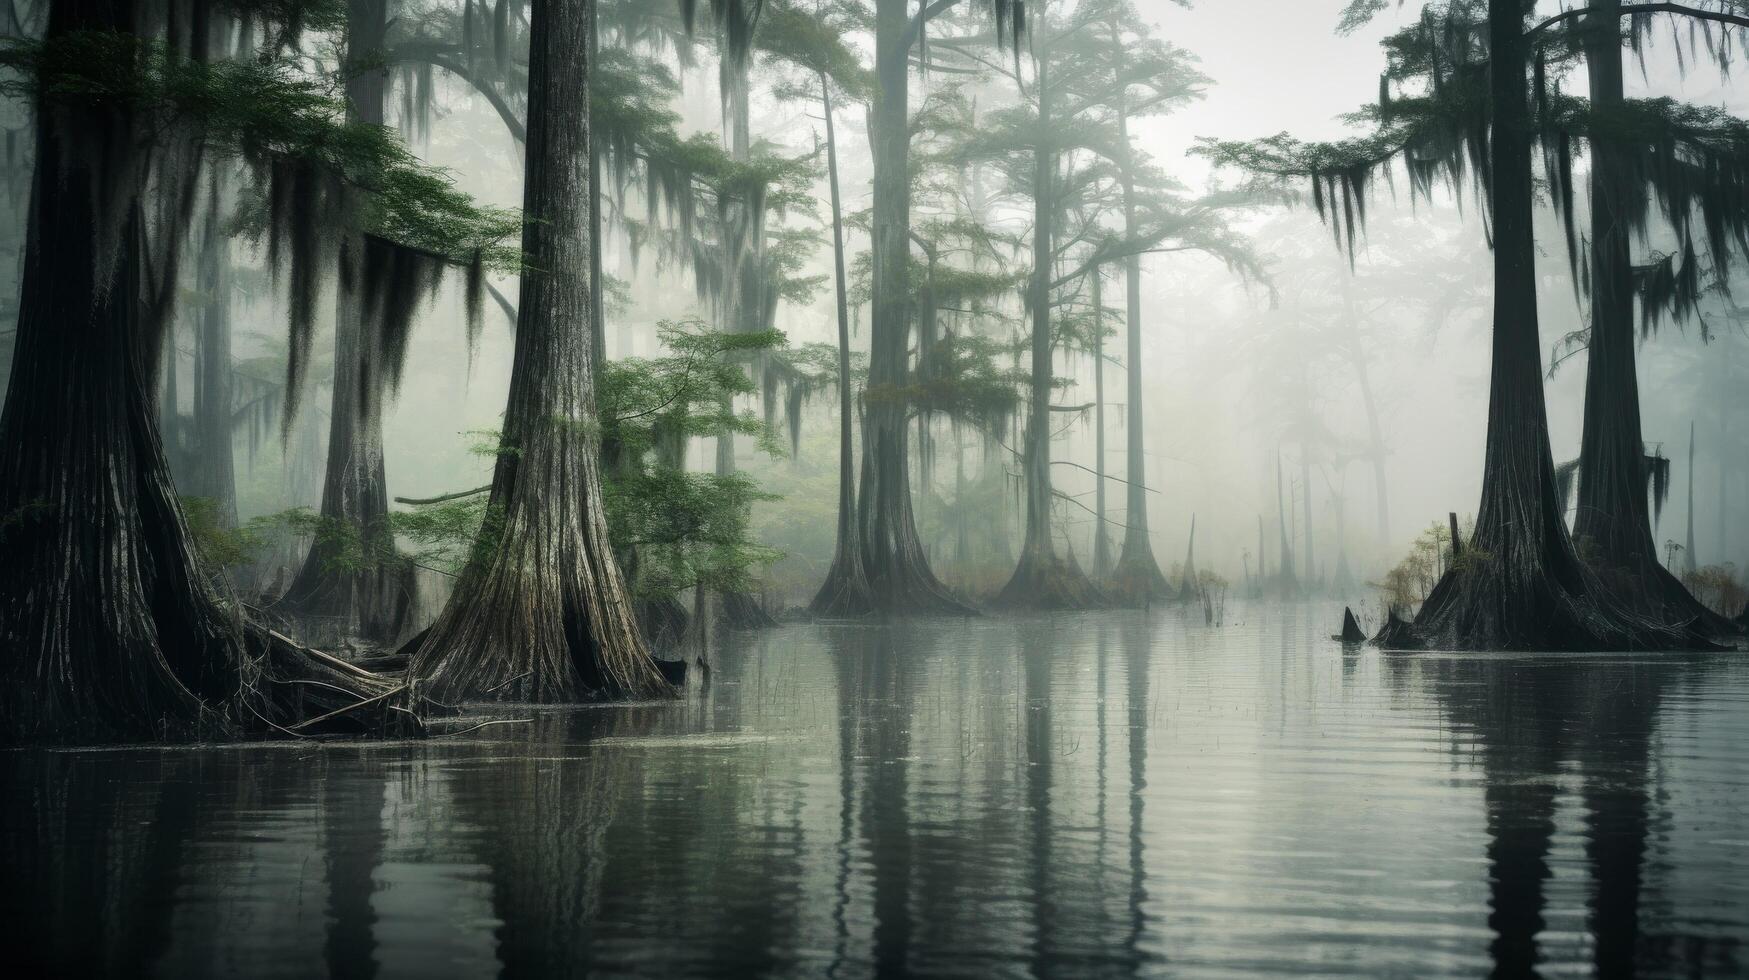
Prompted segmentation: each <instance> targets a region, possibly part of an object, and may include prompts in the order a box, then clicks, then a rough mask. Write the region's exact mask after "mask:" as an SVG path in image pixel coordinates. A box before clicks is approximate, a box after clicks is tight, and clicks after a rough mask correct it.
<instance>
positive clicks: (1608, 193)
mask: <svg viewBox="0 0 1749 980" xmlns="http://www.w3.org/2000/svg"><path fill="white" fill-rule="evenodd" d="M1590 9H1592V10H1595V11H1596V14H1595V16H1596V17H1598V18H1600V20H1601V23H1602V25H1603V26H1604V27H1605V28H1606V30H1603V31H1593V32H1591V34H1590V36H1589V39H1588V41H1587V42H1586V53H1585V61H1586V67H1587V71H1588V72H1589V73H1590V77H1591V104H1592V105H1593V106H1596V107H1598V109H1599V111H1602V112H1609V111H1614V110H1616V109H1619V107H1620V106H1621V105H1622V102H1623V94H1622V51H1621V41H1620V38H1619V37H1618V36H1617V32H1616V31H1615V30H1614V29H1613V26H1614V25H1615V24H1616V23H1617V22H1618V21H1619V20H1620V16H1621V0H1591V3H1590ZM1591 160H1592V162H1591V177H1590V181H1591V184H1590V191H1591V194H1590V198H1591V202H1590V203H1591V235H1590V245H1591V268H1592V270H1593V272H1592V276H1591V341H1590V345H1589V349H1588V354H1587V360H1586V371H1585V421H1584V435H1583V441H1582V443H1581V446H1580V451H1579V509H1578V512H1577V514H1576V515H1575V517H1574V521H1573V537H1574V540H1575V542H1576V543H1577V545H1578V546H1579V550H1580V552H1581V554H1583V555H1584V557H1585V560H1586V561H1587V562H1589V563H1590V564H1591V566H1592V567H1593V568H1594V569H1595V570H1596V571H1597V573H1598V575H1599V576H1600V577H1601V578H1602V580H1603V582H1604V584H1605V585H1606V586H1607V587H1609V588H1610V590H1611V591H1612V592H1613V593H1614V595H1615V597H1616V598H1617V599H1619V600H1620V601H1622V602H1624V603H1626V604H1627V605H1629V606H1630V608H1633V609H1634V610H1635V611H1637V612H1639V613H1641V614H1643V615H1646V616H1649V617H1653V618H1655V619H1659V620H1663V621H1668V622H1688V621H1690V620H1694V619H1701V620H1706V621H1709V622H1710V628H1711V629H1712V630H1713V631H1715V632H1720V633H1722V632H1725V631H1727V630H1728V629H1729V627H1728V625H1727V624H1725V623H1724V622H1723V621H1722V620H1719V619H1718V618H1717V617H1716V616H1714V615H1713V614H1712V613H1711V611H1710V610H1707V609H1706V607H1705V606H1703V605H1701V603H1699V602H1698V601H1696V600H1695V598H1694V596H1692V595H1691V594H1689V592H1688V590H1687V589H1686V588H1685V587H1684V586H1683V585H1682V583H1681V582H1680V581H1678V580H1677V579H1676V578H1675V576H1673V575H1672V574H1671V573H1670V571H1669V569H1666V568H1665V567H1664V566H1663V564H1662V563H1660V562H1659V560H1658V545H1657V542H1656V541H1654V540H1653V538H1652V519H1651V515H1650V513H1649V508H1648V505H1647V502H1646V478H1645V477H1646V474H1645V440H1644V436H1643V435H1642V433H1641V429H1640V388H1639V378H1638V376H1637V372H1636V369H1635V363H1634V362H1635V353H1634V297H1633V292H1632V289H1631V285H1632V282H1633V265H1632V258H1631V256H1630V253H1629V236H1630V235H1631V234H1632V230H1631V228H1630V226H1629V215H1630V214H1631V213H1632V212H1633V211H1634V210H1636V209H1637V208H1639V207H1643V204H1641V203H1639V202H1637V201H1635V200H1634V198H1635V196H1636V195H1638V194H1639V193H1640V189H1639V187H1638V185H1637V184H1636V182H1635V180H1634V177H1633V176H1632V174H1631V173H1630V171H1631V169H1632V164H1631V163H1626V162H1624V161H1623V160H1622V155H1621V149H1620V147H1618V146H1616V145H1614V144H1612V143H1611V142H1610V141H1609V140H1607V139H1593V140H1592V151H1591ZM1690 475H1691V477H1692V474H1690ZM1689 485H1690V488H1691V489H1692V487H1693V483H1692V480H1691V482H1690V484H1689ZM1693 512H1694V511H1693V506H1692V504H1691V506H1690V508H1689V514H1690V518H1689V527H1690V528H1691V529H1692V528H1693V526H1694V524H1693ZM1688 544H1689V547H1690V549H1692V548H1693V545H1694V538H1693V535H1692V534H1691V535H1690V536H1689V541H1688ZM1687 556H1688V558H1687V560H1688V561H1689V562H1691V563H1692V562H1693V561H1694V552H1693V551H1692V550H1690V551H1689V552H1687Z"/></svg>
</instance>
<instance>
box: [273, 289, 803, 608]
mask: <svg viewBox="0 0 1749 980" xmlns="http://www.w3.org/2000/svg"><path fill="white" fill-rule="evenodd" d="M660 329H661V337H662V340H663V344H664V346H665V347H666V348H667V351H668V353H666V354H664V355H663V356H660V357H655V358H630V359H626V360H620V361H612V362H609V363H608V364H606V365H604V366H603V370H602V373H601V376H600V378H599V380H598V383H597V387H596V400H597V404H598V406H599V415H600V421H599V423H598V425H599V436H600V439H601V446H602V456H603V462H604V466H603V474H602V498H603V503H604V505H605V507H606V509H607V524H608V534H609V537H610V539H611V541H612V544H613V548H614V553H615V554H616V555H618V556H619V558H620V561H621V565H622V567H623V568H624V569H625V571H626V573H627V576H628V578H629V580H630V584H631V586H632V589H633V592H634V594H636V595H638V596H640V597H644V598H658V597H673V596H675V595H676V594H677V593H679V592H681V591H683V590H685V589H689V588H692V587H693V586H695V585H703V586H705V587H706V588H710V589H720V590H724V591H735V590H744V589H745V588H746V587H747V586H748V585H749V583H750V581H751V577H752V575H753V574H754V572H755V571H756V570H757V569H759V568H761V567H763V566H764V565H766V564H769V563H770V562H772V561H775V560H776V559H778V558H779V557H781V554H780V553H779V552H776V551H773V550H771V549H769V548H763V547H760V546H759V545H757V544H755V543H754V542H753V540H752V537H751V534H750V532H749V530H748V513H749V510H750V509H751V507H752V505H753V504H754V503H755V502H758V501H766V500H775V499H777V498H775V497H773V496H771V495H770V494H767V493H764V492H762V491H761V490H760V489H759V487H758V485H757V484H756V483H755V482H754V481H753V480H751V479H750V478H748V477H746V476H744V475H740V474H732V475H728V476H718V475H716V474H711V473H689V472H687V471H686V470H685V468H684V462H685V447H686V444H687V441H688V440H690V439H693V438H698V437H706V438H718V437H734V436H738V435H746V436H752V437H754V438H755V439H756V440H758V441H759V442H760V444H761V445H762V447H764V448H765V449H766V450H767V451H768V452H770V453H772V454H773V455H780V454H781V452H782V450H781V449H780V448H779V447H778V445H777V443H776V442H775V440H774V439H772V438H771V435H770V433H769V432H768V431H767V429H766V427H765V425H764V424H763V423H762V422H761V421H760V420H759V418H758V417H757V416H755V415H753V414H752V413H747V412H741V413H737V412H735V411H734V410H733V409H732V408H730V407H728V406H729V405H730V404H731V403H732V400H733V399H734V398H736V397H740V396H745V395H748V394H751V393H752V392H753V385H752V383H751V382H750V381H749V380H748V378H747V373H746V371H745V370H744V369H743V368H742V367H741V363H740V362H741V361H742V360H744V359H746V358H747V357H750V356H753V355H757V354H764V353H770V352H772V351H774V350H776V349H778V348H779V347H780V346H781V345H782V344H783V335H782V334H780V333H777V332H775V331H771V332H762V333H718V332H713V331H710V330H708V329H706V328H705V327H704V326H703V324H701V323H698V322H697V321H686V322H682V323H664V324H662V326H661V328H660ZM470 435H473V436H475V437H477V438H478V440H479V441H478V443H477V444H476V446H475V452H479V453H483V454H487V455H493V454H497V453H499V452H502V451H503V450H502V449H501V448H500V440H499V437H498V434H497V433H491V432H476V433H470ZM278 520H279V521H280V522H281V523H282V524H285V525H286V526H289V527H291V528H293V529H295V530H297V531H298V532H299V533H301V534H303V535H306V536H314V537H319V538H320V539H321V540H323V541H325V542H328V543H330V544H331V545H332V546H333V551H334V553H335V554H336V555H337V556H338V558H337V559H336V560H337V561H339V562H340V563H342V564H344V565H347V566H348V567H363V566H366V565H368V564H369V563H370V562H372V561H376V560H387V559H389V558H390V557H392V556H394V555H395V554H396V552H395V549H394V544H395V539H399V540H400V541H401V542H403V543H410V544H412V545H413V546H414V550H412V551H411V552H410V553H409V554H408V555H407V560H410V561H412V562H414V563H415V564H418V565H421V566H424V567H429V568H434V569H437V570H439V571H444V572H449V573H455V572H459V571H460V570H461V568H462V567H463V566H465V565H466V564H467V563H468V562H469V561H470V560H477V559H478V558H479V557H480V556H481V555H483V554H487V553H489V552H490V551H491V550H492V549H493V548H494V547H495V546H496V542H497V540H498V532H499V530H500V527H501V521H502V517H501V512H499V511H497V510H495V509H494V508H493V507H492V506H491V504H490V502H489V497H488V495H487V494H486V492H485V488H482V489H481V490H480V491H477V492H473V493H468V494H462V495H456V496H454V497H453V498H452V499H447V500H438V501H435V502H432V503H428V504H418V505H414V506H412V507H411V508H410V509H409V510H405V511H399V512H396V513H395V514H394V515H392V518H391V529H392V535H391V536H390V537H386V538H384V539H382V540H380V541H377V542H375V543H374V544H373V543H372V542H369V541H365V540H361V539H360V537H359V536H358V534H357V533H356V532H355V531H353V530H352V529H350V528H348V527H345V526H336V524H337V523H338V522H332V521H326V520H324V519H322V518H321V517H320V516H319V515H315V514H312V513H310V512H308V511H291V512H287V513H286V514H284V515H280V516H279V517H278Z"/></svg>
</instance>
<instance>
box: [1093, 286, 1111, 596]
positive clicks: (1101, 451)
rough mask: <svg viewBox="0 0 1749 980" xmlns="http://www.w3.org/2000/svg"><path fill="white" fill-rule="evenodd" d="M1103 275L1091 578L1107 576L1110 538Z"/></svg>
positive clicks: (1096, 292)
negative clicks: (1106, 460)
mask: <svg viewBox="0 0 1749 980" xmlns="http://www.w3.org/2000/svg"><path fill="white" fill-rule="evenodd" d="M1103 280H1104V274H1103V273H1102V272H1101V270H1099V269H1095V270H1093V317H1094V321H1093V324H1094V325H1093V457H1094V461H1093V472H1094V479H1095V480H1097V481H1098V482H1097V484H1096V485H1095V489H1094V491H1093V507H1094V521H1093V577H1094V578H1095V579H1097V580H1098V581H1101V582H1103V581H1105V579H1106V578H1108V577H1109V576H1110V575H1111V535H1110V534H1108V533H1107V529H1106V523H1105V291H1104V289H1103V288H1102V286H1103Z"/></svg>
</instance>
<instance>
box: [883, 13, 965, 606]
mask: <svg viewBox="0 0 1749 980" xmlns="http://www.w3.org/2000/svg"><path fill="white" fill-rule="evenodd" d="M908 12H909V4H908V3H907V0H876V3H875V72H876V79H877V81H878V83H879V94H878V96H877V98H876V100H875V105H874V111H873V113H872V117H873V118H872V120H871V122H872V130H873V135H874V146H873V148H872V149H873V158H874V214H873V239H874V241H873V260H874V269H873V271H874V297H873V310H872V316H871V323H870V328H869V368H868V374H869V377H868V391H867V393H866V395H865V398H866V406H865V409H864V419H863V440H862V489H861V496H860V498H859V499H858V501H857V521H858V524H859V525H860V527H861V533H862V545H863V563H864V568H865V571H866V572H867V575H868V584H869V588H870V590H871V591H872V592H873V595H874V601H875V606H876V607H877V608H878V609H881V610H884V611H888V612H923V613H927V612H937V613H960V614H964V613H969V612H970V611H971V610H970V609H969V607H967V606H966V605H965V604H964V603H962V602H960V600H959V599H957V598H955V597H954V596H953V594H952V593H950V592H949V591H948V589H947V587H946V586H944V585H942V584H941V582H940V581H939V580H937V579H936V577H935V573H934V572H933V571H931V570H930V568H929V560H928V558H927V556H926V555H925V554H924V551H923V544H922V542H921V541H920V540H919V539H918V536H917V523H916V519H915V515H914V513H913V511H912V509H911V463H910V454H909V448H908V446H907V442H908V439H907V424H906V423H907V419H908V411H907V405H906V402H905V399H904V391H905V389H906V387H907V385H908V384H909V380H910V378H909V376H910V369H909V363H908V356H909V338H910V326H911V312H910V270H909V261H910V234H911V170H910V165H911V134H910V118H909V102H910V48H909V44H908V43H907V38H906V23H907V14H908Z"/></svg>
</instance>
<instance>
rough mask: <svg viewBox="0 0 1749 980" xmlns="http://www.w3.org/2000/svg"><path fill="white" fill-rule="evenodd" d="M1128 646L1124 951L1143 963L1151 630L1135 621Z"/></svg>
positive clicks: (1125, 637)
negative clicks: (1126, 916)
mask: <svg viewBox="0 0 1749 980" xmlns="http://www.w3.org/2000/svg"><path fill="white" fill-rule="evenodd" d="M1123 645H1124V709H1125V714H1126V715H1127V716H1128V721H1129V724H1128V726H1127V728H1126V731H1127V732H1128V734H1127V735H1126V736H1125V740H1126V741H1127V742H1128V744H1129V783H1130V785H1129V794H1128V796H1129V803H1130V812H1129V872H1130V880H1129V894H1128V896H1127V898H1128V901H1127V902H1126V903H1125V904H1126V905H1127V907H1128V911H1129V929H1128V931H1127V932H1126V934H1125V937H1124V950H1125V953H1126V954H1127V958H1128V959H1129V960H1130V962H1132V963H1139V962H1141V960H1142V958H1143V956H1144V955H1145V954H1143V953H1142V951H1141V942H1142V937H1143V936H1144V935H1146V933H1147V930H1148V921H1149V918H1148V915H1147V913H1146V912H1145V911H1144V909H1145V908H1146V907H1147V904H1148V862H1147V845H1146V843H1145V841H1146V839H1147V833H1146V826H1145V822H1144V820H1143V817H1144V804H1145V799H1146V790H1147V788H1148V719H1149V718H1150V717H1152V716H1153V711H1152V708H1151V705H1150V702H1149V699H1148V666H1149V663H1148V661H1149V653H1150V652H1151V650H1150V648H1149V645H1148V632H1147V630H1146V629H1143V628H1141V625H1140V624H1131V625H1130V626H1128V627H1127V628H1125V629H1124V631H1123Z"/></svg>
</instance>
